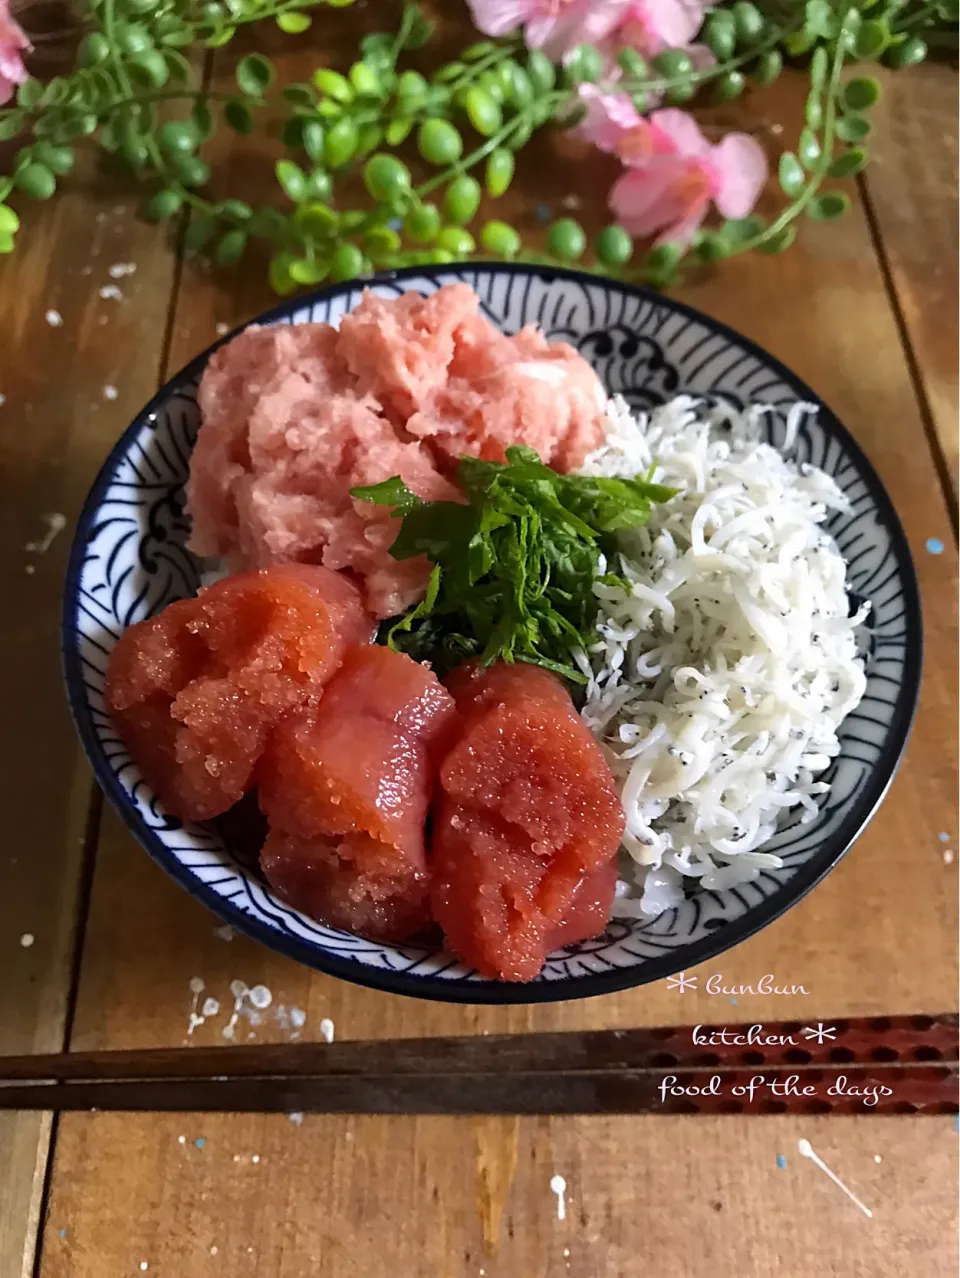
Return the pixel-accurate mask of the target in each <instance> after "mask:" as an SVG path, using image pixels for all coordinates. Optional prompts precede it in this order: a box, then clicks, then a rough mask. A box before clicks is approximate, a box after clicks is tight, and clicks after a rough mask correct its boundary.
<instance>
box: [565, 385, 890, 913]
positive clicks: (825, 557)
mask: <svg viewBox="0 0 960 1278" xmlns="http://www.w3.org/2000/svg"><path fill="white" fill-rule="evenodd" d="M769 411H770V410H769V408H765V407H763V406H758V407H752V408H750V409H748V410H746V411H745V412H744V413H737V412H735V411H733V410H731V409H729V408H727V407H725V406H721V407H716V406H707V405H705V404H704V403H703V402H702V401H698V400H695V399H692V398H690V397H688V396H681V397H680V398H677V399H675V400H673V401H671V402H670V403H669V404H666V405H664V406H663V407H662V408H658V409H655V410H654V411H653V412H652V413H650V414H641V415H638V416H636V417H635V416H633V415H632V414H631V412H630V409H629V406H628V405H627V404H626V402H625V401H624V400H623V399H622V398H620V397H616V398H615V399H613V400H611V401H610V403H609V405H608V409H607V415H608V436H607V440H606V442H605V443H604V444H603V445H602V446H601V447H600V448H598V449H597V450H596V451H595V452H594V453H591V455H590V456H589V457H588V458H587V460H586V462H585V463H584V466H583V468H582V471H581V473H583V474H591V475H621V476H633V475H640V474H644V475H645V474H647V473H648V472H649V470H650V467H651V466H652V465H653V464H654V462H655V463H656V470H655V473H654V478H655V479H656V480H657V481H658V482H661V483H665V484H669V485H670V486H672V487H676V488H680V489H682V491H681V493H680V494H679V495H678V496H676V497H674V498H673V499H672V500H671V501H669V502H667V503H666V504H664V505H661V506H655V507H654V512H653V515H652V517H651V519H650V522H649V523H648V524H647V525H646V526H645V527H643V528H640V529H636V530H631V531H630V532H629V533H626V534H623V535H622V537H621V549H622V556H621V561H620V563H619V564H618V565H611V568H615V569H616V570H617V571H618V573H619V575H621V576H622V577H624V578H625V579H626V580H627V581H628V582H629V583H630V587H629V589H628V590H624V589H623V588H621V587H618V586H610V585H606V584H603V583H601V582H597V584H596V586H595V593H596V595H597V598H598V600H599V601H600V624H599V633H600V642H599V643H598V644H597V645H595V647H594V649H593V650H592V651H591V652H590V653H589V654H584V653H580V654H578V659H579V661H580V663H581V666H582V668H583V669H584V672H585V673H587V674H588V675H589V683H588V686H587V691H586V701H585V704H584V707H583V710H582V715H583V718H584V720H585V722H586V723H587V724H588V725H589V727H590V728H591V729H592V731H594V732H595V733H596V734H597V736H598V737H599V739H600V740H601V742H602V744H603V745H604V747H605V750H606V752H607V755H608V758H609V759H610V762H611V766H612V768H613V771H614V775H615V776H616V778H617V780H618V782H619V784H620V786H621V797H622V802H623V807H624V811H625V813H626V822H627V825H626V833H625V835H624V840H623V849H624V852H625V854H626V855H625V856H624V857H623V858H622V869H621V883H620V884H619V886H618V889H617V899H616V901H615V902H614V908H613V912H614V915H620V916H634V917H641V918H652V917H656V916H657V915H658V914H660V913H662V912H663V911H664V910H666V909H669V908H671V907H672V906H674V905H677V904H679V903H680V902H681V901H682V900H683V897H684V894H683V890H682V883H683V880H684V879H685V878H686V879H697V880H699V881H700V883H701V884H702V885H703V887H705V888H713V889H724V888H727V887H731V886H733V885H735V884H737V883H743V882H747V881H749V880H750V879H752V878H755V877H756V876H757V874H758V873H759V872H760V870H761V869H763V868H765V867H777V866H779V865H780V864H781V861H780V858H779V857H778V856H776V855H775V854H773V853H770V852H762V851H757V849H758V848H760V847H761V845H762V844H764V843H765V842H766V841H767V840H768V839H769V838H770V837H771V835H772V834H774V832H775V831H776V829H777V827H778V825H779V824H780V823H781V822H782V820H783V818H784V817H785V816H786V815H787V814H788V813H789V812H790V810H791V809H794V808H797V807H799V808H802V814H801V817H800V820H801V821H803V822H807V821H810V820H813V818H814V817H815V816H816V814H817V801H818V799H822V795H823V794H824V793H825V792H826V791H827V789H828V788H829V787H828V786H827V785H826V784H824V783H823V782H821V781H817V780H816V779H815V778H816V777H817V775H818V774H819V773H822V772H823V771H824V769H826V768H827V767H828V766H829V765H830V762H831V760H832V759H833V758H834V757H835V756H836V755H837V754H839V752H840V745H839V742H838V740H837V729H838V727H839V725H840V723H841V722H842V721H843V719H844V717H845V716H846V715H847V714H849V712H850V711H851V710H852V709H853V708H854V707H855V706H856V705H857V703H858V702H859V701H860V698H861V697H862V696H863V692H864V688H865V685H866V677H865V674H864V669H863V663H862V661H861V660H860V658H859V657H858V655H857V637H856V633H855V632H856V628H857V626H858V625H860V623H861V622H862V621H863V619H864V617H865V616H866V613H867V608H866V607H864V608H863V609H861V610H860V612H858V613H857V615H856V616H853V617H851V616H848V615H847V614H848V599H847V594H846V590H845V577H846V565H845V564H844V561H843V558H842V557H841V555H840V552H839V551H838V549H837V547H836V545H835V544H834V542H833V541H832V539H831V538H830V537H829V536H828V535H827V534H826V533H825V532H824V531H823V530H822V529H821V528H820V526H819V525H820V524H821V523H822V521H823V520H824V519H826V518H828V516H829V514H830V513H831V512H833V511H837V510H844V509H846V508H847V503H846V500H845V498H844V496H843V494H842V492H841V491H840V489H839V488H838V487H837V485H836V484H835V483H834V481H833V480H832V479H831V478H830V476H829V475H827V474H825V473H824V472H823V471H821V470H818V469H816V468H815V467H812V466H808V465H801V466H799V467H798V466H797V465H796V464H795V463H792V462H790V461H787V460H785V458H784V456H783V455H782V454H781V453H780V452H778V451H777V450H776V449H774V448H772V447H770V446H769V445H768V444H764V443H761V442H759V438H760V430H759V427H760V422H761V418H762V416H763V414H764V413H765V412H769ZM814 411H815V409H814V407H813V406H811V405H805V404H799V405H796V406H795V407H794V408H793V409H791V411H790V414H789V417H788V421H787V440H786V443H785V449H787V450H789V448H790V447H792V444H793V442H794V438H795V436H796V432H797V429H798V427H799V425H800V423H801V421H802V420H803V418H804V417H805V416H806V415H807V414H808V413H811V412H814Z"/></svg>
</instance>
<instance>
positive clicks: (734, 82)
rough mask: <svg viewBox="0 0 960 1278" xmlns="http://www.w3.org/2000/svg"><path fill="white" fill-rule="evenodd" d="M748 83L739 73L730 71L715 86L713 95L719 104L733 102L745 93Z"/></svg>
mask: <svg viewBox="0 0 960 1278" xmlns="http://www.w3.org/2000/svg"><path fill="white" fill-rule="evenodd" d="M745 85H746V81H745V80H744V78H743V76H742V75H741V74H740V72H739V71H728V72H727V74H726V75H722V76H721V77H720V79H719V80H717V82H716V84H715V85H714V90H713V95H714V99H715V100H716V101H717V102H732V101H733V99H734V98H738V97H739V96H740V94H741V93H742V92H743V90H744V87H745Z"/></svg>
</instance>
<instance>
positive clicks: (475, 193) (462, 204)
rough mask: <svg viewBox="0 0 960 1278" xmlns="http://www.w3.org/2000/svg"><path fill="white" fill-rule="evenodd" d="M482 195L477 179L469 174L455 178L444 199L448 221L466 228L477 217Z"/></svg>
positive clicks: (444, 208)
mask: <svg viewBox="0 0 960 1278" xmlns="http://www.w3.org/2000/svg"><path fill="white" fill-rule="evenodd" d="M511 158H512V157H511ZM481 195H482V191H481V189H480V183H479V182H478V181H477V179H476V178H472V177H470V175H469V174H467V173H464V174H461V176H460V177H458V178H454V180H453V181H452V182H451V183H450V185H449V186H448V187H447V193H446V195H445V196H444V199H443V212H444V216H445V217H446V219H447V221H448V222H452V223H453V224H454V226H466V225H467V223H468V222H470V221H471V220H472V219H473V218H474V217H475V216H476V212H477V209H478V208H479V207H480V197H481Z"/></svg>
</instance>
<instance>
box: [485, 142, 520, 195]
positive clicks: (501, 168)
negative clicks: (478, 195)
mask: <svg viewBox="0 0 960 1278" xmlns="http://www.w3.org/2000/svg"><path fill="white" fill-rule="evenodd" d="M515 164H516V162H515V160H514V158H513V152H512V151H508V150H507V149H506V148H505V147H502V146H501V147H497V149H496V151H492V152H491V154H490V157H489V158H488V160H487V169H486V173H485V175H484V180H485V183H486V187H487V190H488V191H489V193H490V194H491V195H492V196H493V197H494V198H496V197H497V196H498V195H503V193H504V191H505V190H506V189H507V187H508V186H509V185H510V183H511V181H512V180H513V171H514V168H515Z"/></svg>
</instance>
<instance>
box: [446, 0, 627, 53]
mask: <svg viewBox="0 0 960 1278" xmlns="http://www.w3.org/2000/svg"><path fill="white" fill-rule="evenodd" d="M630 7H631V4H630V0H470V10H471V13H472V14H473V21H474V23H475V25H476V26H477V27H478V28H479V30H480V31H482V32H483V33H484V35H489V36H503V35H507V34H509V33H510V32H511V31H516V30H518V29H519V28H521V27H522V28H523V38H524V41H525V42H526V44H527V45H528V46H529V48H531V49H542V50H543V52H544V53H545V54H546V55H547V57H548V58H552V59H554V60H555V61H557V60H559V59H561V58H563V57H564V56H565V55H566V54H568V53H570V52H571V51H572V50H573V49H575V48H576V47H577V45H580V44H598V43H599V42H601V41H603V40H606V39H607V37H608V36H609V35H610V33H611V32H612V31H614V30H615V29H616V28H617V26H618V25H619V24H620V22H621V21H622V19H623V15H624V14H625V13H626V12H627V10H628V9H629V8H630Z"/></svg>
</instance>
